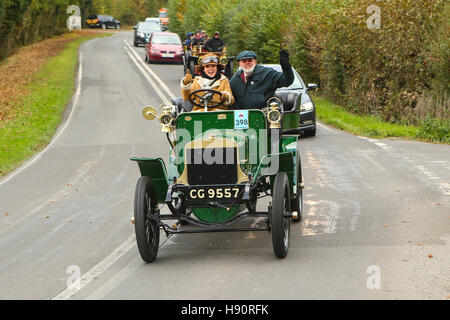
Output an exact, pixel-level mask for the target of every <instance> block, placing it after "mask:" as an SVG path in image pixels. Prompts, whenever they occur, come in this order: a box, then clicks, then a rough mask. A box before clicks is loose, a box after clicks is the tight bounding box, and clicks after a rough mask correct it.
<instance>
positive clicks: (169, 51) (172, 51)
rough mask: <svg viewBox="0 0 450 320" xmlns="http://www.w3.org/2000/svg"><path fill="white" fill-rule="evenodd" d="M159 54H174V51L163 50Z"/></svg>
mask: <svg viewBox="0 0 450 320" xmlns="http://www.w3.org/2000/svg"><path fill="white" fill-rule="evenodd" d="M161 53H175V51H164V50H161Z"/></svg>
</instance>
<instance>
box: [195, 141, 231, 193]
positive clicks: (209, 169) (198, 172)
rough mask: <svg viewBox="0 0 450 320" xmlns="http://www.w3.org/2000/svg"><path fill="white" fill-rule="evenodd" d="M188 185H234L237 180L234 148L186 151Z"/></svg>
mask: <svg viewBox="0 0 450 320" xmlns="http://www.w3.org/2000/svg"><path fill="white" fill-rule="evenodd" d="M186 156H187V161H186V168H187V177H188V183H189V184H190V185H209V184H235V183H237V180H238V174H237V172H238V170H237V160H236V159H237V152H236V149H235V148H203V149H201V148H196V149H187V155H186Z"/></svg>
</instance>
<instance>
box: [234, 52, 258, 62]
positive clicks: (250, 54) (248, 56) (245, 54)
mask: <svg viewBox="0 0 450 320" xmlns="http://www.w3.org/2000/svg"><path fill="white" fill-rule="evenodd" d="M256 58H257V57H256V53H254V52H253V51H250V50H244V51H242V52H241V53H239V54H238V55H237V57H236V60H237V61H239V60H244V59H256Z"/></svg>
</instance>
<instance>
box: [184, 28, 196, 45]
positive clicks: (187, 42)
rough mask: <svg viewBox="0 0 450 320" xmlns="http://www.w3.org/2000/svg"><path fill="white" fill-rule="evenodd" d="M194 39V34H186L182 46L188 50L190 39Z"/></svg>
mask: <svg viewBox="0 0 450 320" xmlns="http://www.w3.org/2000/svg"><path fill="white" fill-rule="evenodd" d="M193 37H194V34H193V33H192V32H188V33H187V37H186V40H184V43H183V44H184V45H185V46H187V47H188V48H190V47H191V42H192V38H193Z"/></svg>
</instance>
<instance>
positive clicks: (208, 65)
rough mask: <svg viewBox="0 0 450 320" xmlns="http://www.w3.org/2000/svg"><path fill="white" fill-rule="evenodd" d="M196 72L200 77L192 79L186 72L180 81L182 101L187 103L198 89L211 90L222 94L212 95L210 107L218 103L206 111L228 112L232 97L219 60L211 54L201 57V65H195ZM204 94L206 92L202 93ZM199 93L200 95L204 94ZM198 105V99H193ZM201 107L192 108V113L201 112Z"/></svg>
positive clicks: (232, 101)
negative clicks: (199, 73)
mask: <svg viewBox="0 0 450 320" xmlns="http://www.w3.org/2000/svg"><path fill="white" fill-rule="evenodd" d="M195 68H196V72H201V76H196V77H195V78H194V79H192V75H191V73H190V72H189V71H187V73H186V75H185V76H184V78H183V79H181V95H182V96H183V100H185V101H187V100H188V98H189V95H190V94H191V92H193V91H195V90H199V89H212V90H216V91H219V92H221V93H222V96H220V95H219V94H217V93H214V94H213V97H212V100H211V103H210V104H212V105H214V104H217V103H219V105H218V106H216V107H214V108H210V109H208V111H217V110H228V107H229V106H230V105H232V104H233V103H234V97H233V94H232V93H231V88H230V83H229V82H228V79H227V77H225V76H224V75H223V74H222V73H221V72H220V70H221V69H222V68H223V67H222V65H220V64H219V58H217V56H216V55H215V54H213V53H208V54H206V55H205V56H203V59H202V63H201V65H197V66H196V67H195ZM204 93H206V92H204ZM204 93H202V92H199V94H200V95H202V94H204ZM194 101H195V102H197V103H198V104H202V103H201V102H200V99H199V98H194ZM203 110H204V108H203V107H198V106H194V109H193V111H203Z"/></svg>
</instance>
